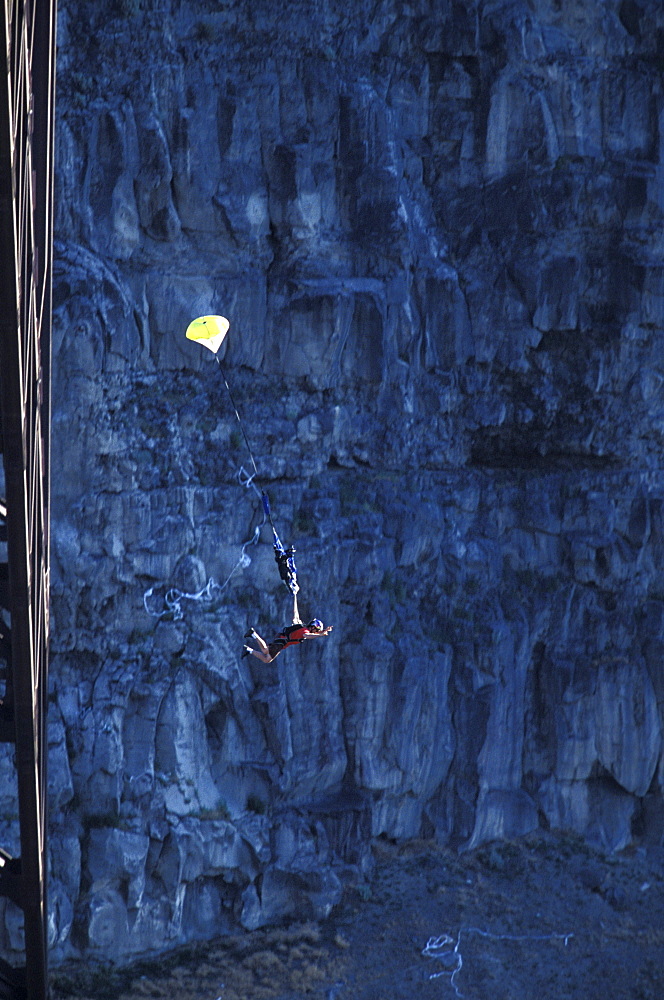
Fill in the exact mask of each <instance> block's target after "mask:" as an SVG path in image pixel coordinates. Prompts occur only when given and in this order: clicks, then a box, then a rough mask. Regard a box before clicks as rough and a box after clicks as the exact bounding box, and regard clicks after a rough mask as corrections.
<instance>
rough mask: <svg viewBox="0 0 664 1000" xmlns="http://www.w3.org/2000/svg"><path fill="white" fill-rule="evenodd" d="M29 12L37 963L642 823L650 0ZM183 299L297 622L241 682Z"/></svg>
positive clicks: (658, 407) (659, 645) (138, 949)
mask: <svg viewBox="0 0 664 1000" xmlns="http://www.w3.org/2000/svg"><path fill="white" fill-rule="evenodd" d="M59 6H60V10H59V92H58V93H59V124H58V150H57V191H56V204H57V231H56V236H57V274H56V280H55V289H54V296H55V335H54V336H55V339H54V351H53V355H54V357H53V362H54V419H53V456H54V474H53V487H52V494H53V496H52V501H53V508H52V517H53V523H52V534H53V548H52V558H53V573H52V625H53V633H52V654H53V655H52V667H51V675H52V706H51V707H52V712H51V722H50V740H51V746H50V751H51V765H50V774H51V779H50V780H51V789H52V798H51V845H52V866H51V910H52V921H51V944H52V954H53V957H54V961H55V962H57V961H59V960H60V959H62V958H65V957H71V956H85V957H86V958H93V957H95V956H96V957H103V958H105V959H111V960H114V961H125V960H127V959H129V958H130V957H132V956H135V955H139V954H145V953H149V952H154V951H159V950H163V949H164V948H167V947H169V946H173V945H176V944H181V943H183V942H185V941H187V940H191V939H203V938H208V937H210V936H212V935H217V934H220V933H226V932H231V931H235V930H237V929H238V928H239V927H243V928H246V929H255V928H259V927H262V926H265V925H269V924H271V923H273V922H274V921H277V920H280V919H282V918H283V917H288V916H296V917H297V918H298V919H309V918H311V919H322V918H324V917H325V916H326V915H327V914H329V912H330V910H331V909H332V907H333V906H334V905H335V904H336V903H337V902H338V901H339V899H340V898H341V893H342V885H343V883H344V880H345V879H347V878H348V877H355V878H356V877H357V876H358V873H362V872H363V871H364V870H365V869H367V868H368V867H369V866H370V865H371V856H370V851H369V845H370V842H371V838H373V837H377V836H380V835H382V836H383V837H385V838H388V839H392V840H397V841H400V840H403V839H407V838H411V837H426V838H429V839H433V840H435V841H436V842H437V843H438V844H439V845H441V846H444V847H450V848H452V849H458V848H462V847H478V846H480V845H482V844H485V843H487V842H489V841H492V840H494V839H497V838H498V839H499V838H503V837H508V838H515V837H519V836H521V835H524V834H527V833H529V832H532V831H534V830H536V829H537V828H549V827H550V828H564V829H571V830H573V831H575V832H577V833H578V834H581V835H582V836H583V837H585V838H587V839H588V841H589V842H591V843H592V844H594V845H595V846H596V847H598V848H601V849H602V850H607V851H612V850H617V849H620V848H623V847H625V846H626V845H628V844H630V843H632V842H633V841H634V840H635V839H645V840H646V841H648V840H655V841H658V840H659V839H660V838H661V819H662V814H663V811H664V810H663V802H662V718H663V714H662V705H663V701H664V673H663V671H662V651H663V648H664V646H663V644H664V634H663V624H664V587H663V586H662V582H661V578H660V575H661V569H660V567H661V561H662V546H663V544H664V519H663V509H662V499H663V497H664V471H663V470H662V467H661V458H660V453H661V449H662V436H663V432H664V422H663V419H662V414H664V394H663V389H662V384H663V378H664V368H663V364H662V343H663V333H664V265H663V262H662V249H663V245H662V232H663V231H664V230H663V229H662V221H663V218H662V217H663V210H664V173H663V172H662V166H661V161H662V153H663V151H664V138H663V135H664V130H663V129H662V124H663V122H664V118H663V114H664V110H663V109H664V104H663V98H662V90H661V85H662V70H663V69H664V15H663V14H662V12H661V10H660V5H659V4H658V3H656V2H654V0H653V2H646V0H643V2H636V0H622V2H619V0H610V2H604V0H578V2H574V3H567V2H565V3H559V2H557V0H548V2H546V0H533V2H531V3H525V2H523V0H514V2H510V0H508V2H487V3H475V4H467V3H465V2H463V3H462V2H454V0H449V2H441V3H438V4H436V5H431V4H429V3H428V2H426V0H413V2H412V3H410V4H402V3H397V2H396V0H381V2H377V3H369V2H364V0H357V2H356V3H355V4H353V5H352V8H349V7H348V5H347V4H346V3H341V2H336V0H328V2H319V3H309V4H304V3H299V2H295V0H293V2H286V0H282V2H280V3H276V4H275V3H274V2H269V3H268V2H267V0H257V2H253V3H252V4H237V3H230V2H223V0H214V2H213V0H190V2H188V3H186V4H180V3H176V2H173V0H158V2H157V0H115V3H114V5H113V7H112V10H108V9H107V10H104V11H102V10H101V9H98V8H97V7H96V6H95V5H90V4H83V3H80V2H78V0H60V5H59ZM209 312H220V313H223V314H224V315H226V316H228V317H229V319H230V320H231V331H230V334H229V336H228V338H227V344H226V346H225V348H224V349H223V350H222V355H223V356H222V358H221V361H222V365H223V368H224V371H225V372H226V373H227V375H228V378H229V382H230V384H231V385H232V390H233V395H234V398H235V399H236V401H237V403H238V407H239V409H240V411H241V414H242V417H243V420H244V425H245V428H246V431H247V434H248V436H249V439H250V443H251V446H252V450H253V451H254V453H255V455H256V458H257V464H258V468H259V479H260V485H261V486H264V487H265V488H266V489H267V490H268V492H269V495H270V499H271V504H272V509H273V514H274V517H275V522H276V524H277V526H278V528H279V530H280V532H281V533H282V536H283V538H284V540H285V541H289V542H290V541H293V542H294V543H295V544H296V547H297V550H298V551H297V559H298V567H299V569H300V582H301V585H302V594H301V605H302V609H303V612H304V614H305V615H309V616H312V615H314V614H316V615H318V616H319V617H321V618H323V619H324V620H325V622H331V623H333V624H334V625H335V629H334V631H333V633H332V634H331V636H330V637H329V638H327V639H325V640H323V641H321V642H320V643H309V644H307V645H306V646H305V647H303V648H302V649H301V650H288V651H287V652H285V653H284V654H283V655H282V656H280V657H279V659H278V660H277V661H276V662H275V663H274V664H273V665H272V666H270V667H263V666H262V665H260V664H258V661H255V660H253V658H252V659H251V661H249V660H247V659H240V652H241V648H242V636H243V634H244V632H245V630H246V628H247V625H248V624H251V625H255V626H256V628H257V629H258V630H259V631H260V632H261V633H263V634H268V633H269V632H270V631H271V630H272V629H273V628H276V627H279V626H281V625H283V624H284V623H286V622H287V621H288V614H289V606H288V605H289V601H288V593H287V591H286V590H285V588H284V587H283V585H281V584H280V583H279V579H278V576H277V574H276V570H275V567H274V563H273V560H272V551H271V537H270V532H269V531H268V528H267V526H266V525H264V524H262V515H261V506H260V501H259V498H258V497H257V495H256V492H255V490H254V489H253V488H252V485H251V484H250V485H249V486H247V485H243V484H242V481H243V479H244V478H245V477H244V476H243V472H242V470H243V469H247V468H248V467H249V458H248V454H247V451H246V448H245V444H244V440H243V438H242V435H241V434H240V433H239V431H238V425H237V421H236V419H235V416H234V413H233V409H232V406H231V403H230V400H229V397H228V394H227V393H226V390H225V387H224V384H223V381H222V379H221V378H220V373H219V371H218V368H217V365H216V364H215V363H214V359H213V358H212V356H211V355H210V354H208V353H207V352H205V351H203V350H202V349H201V348H199V347H197V346H196V345H193V344H191V343H190V342H188V341H186V340H185V338H184V330H185V328H186V326H187V324H188V322H189V321H190V319H192V318H193V317H194V316H196V315H200V314H203V313H209ZM204 354H207V357H203V355H204ZM254 485H255V484H254ZM0 766H3V765H2V762H0ZM13 815H14V812H13V803H12V800H11V796H7V800H6V805H5V808H4V811H3V818H2V827H3V835H4V839H3V843H5V842H7V841H11V838H12V837H15V834H16V830H15V823H14V821H13V819H12V816H13ZM5 925H6V930H5V933H4V946H5V949H6V950H8V951H9V952H10V953H11V951H12V949H15V948H16V947H17V946H18V944H20V927H19V925H18V921H17V919H16V913H15V911H13V910H12V909H11V907H10V906H9V905H7V908H6V912H5Z"/></svg>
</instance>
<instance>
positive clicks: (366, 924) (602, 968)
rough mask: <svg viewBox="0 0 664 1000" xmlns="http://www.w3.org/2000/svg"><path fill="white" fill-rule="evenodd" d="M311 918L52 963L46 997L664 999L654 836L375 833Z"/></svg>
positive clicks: (662, 904)
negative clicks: (141, 956)
mask: <svg viewBox="0 0 664 1000" xmlns="http://www.w3.org/2000/svg"><path fill="white" fill-rule="evenodd" d="M374 854H375V861H376V863H375V870H374V872H373V874H372V877H371V879H367V880H366V881H365V882H362V883H360V884H358V885H355V886H353V887H350V888H348V889H347V891H346V892H345V894H344V898H343V900H342V902H341V903H340V905H339V906H338V907H337V908H336V909H335V910H334V911H333V913H332V914H331V916H330V918H329V919H328V920H327V921H325V922H323V923H321V924H313V923H306V924H290V925H288V926H284V927H280V928H277V929H271V930H265V931H255V932H253V933H251V934H249V933H248V934H243V935H239V936H235V937H232V938H225V939H220V940H216V941H213V942H211V943H209V944H206V945H205V946H198V947H197V948H189V949H187V950H185V951H181V952H178V953H176V954H171V955H168V956H164V957H162V958H160V959H159V960H158V961H154V962H152V963H141V964H140V965H137V966H134V967H132V968H131V969H126V970H123V971H116V972H113V971H112V970H109V969H104V970H92V969H88V970H87V971H85V972H83V971H81V970H80V969H78V970H77V969H75V968H69V969H64V968H62V969H56V970H54V973H53V976H52V980H53V990H52V994H53V1000H68V998H72V997H76V998H77V1000H88V998H89V1000H100V998H102V997H103V998H104V1000H112V998H116V1000H137V998H144V997H152V998H155V1000H157V998H168V1000H448V998H455V997H465V998H467V1000H661V998H662V997H664V848H661V847H660V848H652V847H651V848H648V849H646V848H637V849H633V850H629V851H625V852H622V853H620V854H615V855H610V856H605V855H603V854H600V853H598V852H595V851H593V850H592V849H590V848H589V847H588V846H587V845H585V844H584V843H583V842H582V841H580V840H577V839H576V838H571V837H566V836H554V835H549V834H546V835H544V834H538V835H537V836H533V837H531V838H527V839H525V840H522V841H518V842H506V843H496V844H492V845H488V846H485V847H483V848H481V849H478V850H475V851H470V852H467V853H465V854H461V855H457V854H455V853H453V852H451V851H448V850H443V849H440V848H437V847H436V846H435V845H432V844H429V843H423V842H417V843H410V844H407V845H402V846H395V845H389V844H383V843H378V844H376V846H375V849H374Z"/></svg>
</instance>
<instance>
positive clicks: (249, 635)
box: [244, 628, 256, 639]
mask: <svg viewBox="0 0 664 1000" xmlns="http://www.w3.org/2000/svg"><path fill="white" fill-rule="evenodd" d="M255 635H256V633H255V632H254V630H253V628H250V629H249V631H248V632H245V633H244V637H245V639H253V637H254V636H255Z"/></svg>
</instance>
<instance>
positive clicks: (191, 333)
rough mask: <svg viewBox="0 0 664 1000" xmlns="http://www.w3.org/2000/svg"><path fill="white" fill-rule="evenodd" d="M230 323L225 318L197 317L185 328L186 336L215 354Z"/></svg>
mask: <svg viewBox="0 0 664 1000" xmlns="http://www.w3.org/2000/svg"><path fill="white" fill-rule="evenodd" d="M229 326H230V323H229V322H228V320H227V319H226V317H225V316H199V317H198V319H195V320H193V321H192V322H191V323H190V324H189V326H188V327H187V333H186V336H187V338H188V339H189V340H195V341H197V342H198V343H199V344H202V346H203V347H207V349H208V350H209V351H212V353H213V354H216V353H217V351H218V350H219V348H220V347H221V344H222V341H223V339H224V337H225V336H226V334H227V333H228V328H229Z"/></svg>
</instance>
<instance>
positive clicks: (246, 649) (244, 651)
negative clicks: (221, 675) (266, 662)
mask: <svg viewBox="0 0 664 1000" xmlns="http://www.w3.org/2000/svg"><path fill="white" fill-rule="evenodd" d="M250 652H251V646H243V647H242V656H241V657H240V659H241V660H243V659H244V658H245V656H249V653H250Z"/></svg>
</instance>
